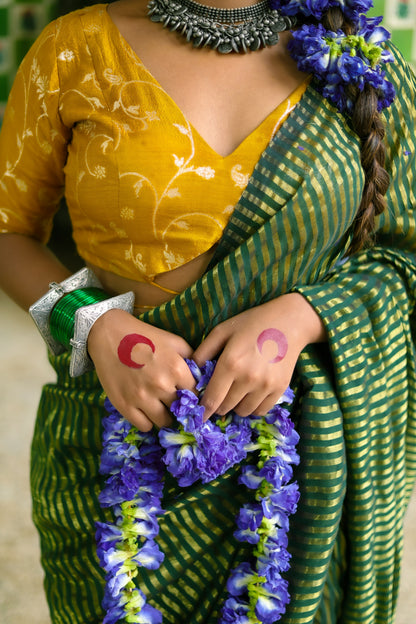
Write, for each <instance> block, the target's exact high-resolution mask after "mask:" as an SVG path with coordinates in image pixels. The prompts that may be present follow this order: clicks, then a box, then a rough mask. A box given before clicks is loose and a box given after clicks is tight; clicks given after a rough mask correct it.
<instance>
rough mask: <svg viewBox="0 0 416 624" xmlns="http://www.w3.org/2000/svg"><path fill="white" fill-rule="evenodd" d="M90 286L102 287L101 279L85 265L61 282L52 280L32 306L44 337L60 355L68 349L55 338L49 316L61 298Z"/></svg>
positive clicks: (52, 349) (36, 321)
mask: <svg viewBox="0 0 416 624" xmlns="http://www.w3.org/2000/svg"><path fill="white" fill-rule="evenodd" d="M89 286H95V287H97V288H102V285H101V283H100V281H99V280H98V278H97V277H96V276H95V275H94V273H93V272H92V271H91V270H90V269H88V268H87V267H85V268H83V269H81V270H80V271H78V272H77V273H74V275H71V277H67V278H66V279H65V280H64V281H63V282H60V283H59V284H58V283H57V282H51V283H50V284H49V290H48V292H47V293H46V294H45V295H43V297H41V298H40V299H38V301H36V302H35V303H34V304H33V305H31V306H30V308H29V314H30V316H31V317H32V319H33V320H34V322H35V323H36V326H37V328H38V330H39V332H40V334H41V336H42V338H43V339H44V341H45V342H46V344H47V345H48V347H49V349H50V350H51V351H52V353H53V354H54V355H59V354H60V353H63V352H64V351H66V349H65V347H64V346H63V345H62V344H61V343H60V342H58V341H57V340H55V338H54V337H53V336H52V334H51V331H50V328H49V317H50V314H51V311H52V308H53V307H54V305H55V304H56V303H57V302H58V301H59V299H62V297H64V296H65V295H66V294H68V293H70V292H72V291H73V290H77V289H78V288H87V287H89Z"/></svg>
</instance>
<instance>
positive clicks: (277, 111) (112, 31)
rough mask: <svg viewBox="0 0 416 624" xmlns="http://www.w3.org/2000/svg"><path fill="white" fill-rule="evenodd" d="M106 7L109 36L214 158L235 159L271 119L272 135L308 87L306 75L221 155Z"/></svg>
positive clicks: (106, 6) (308, 81)
mask: <svg viewBox="0 0 416 624" xmlns="http://www.w3.org/2000/svg"><path fill="white" fill-rule="evenodd" d="M108 7H109V5H108V4H106V5H104V9H105V10H104V14H105V20H106V21H107V24H108V32H109V35H110V37H114V38H118V39H119V40H120V41H121V43H122V44H123V46H124V47H125V48H126V49H127V50H128V52H129V54H130V55H131V56H132V57H133V58H134V59H135V60H136V61H137V62H138V63H139V64H140V66H141V68H142V69H143V71H144V72H145V73H146V74H147V76H148V78H149V80H150V81H151V82H152V83H153V84H154V85H155V87H157V89H158V90H159V91H160V92H161V93H162V94H163V96H164V97H165V99H166V100H167V101H168V102H169V104H170V105H171V107H172V108H173V109H175V110H176V111H177V112H178V113H179V114H180V115H181V116H182V118H183V119H184V120H185V122H186V123H187V125H188V126H189V128H190V129H191V130H192V133H193V135H194V136H195V137H197V140H198V141H199V142H201V143H202V144H203V145H204V147H205V149H208V150H209V151H210V152H211V153H212V154H213V155H214V156H215V157H216V158H218V159H219V160H221V161H226V160H227V159H235V158H236V157H238V154H239V152H240V151H244V150H246V149H247V144H249V143H250V142H252V141H253V140H255V138H256V136H257V135H258V134H259V133H261V131H262V130H263V129H264V128H265V127H266V126H268V125H271V121H272V120H273V119H275V124H274V128H275V130H274V131H273V132H272V133H271V134H270V136H271V137H272V136H274V135H275V134H276V133H277V132H278V131H279V128H280V126H281V125H282V124H281V123H280V122H281V118H282V117H285V113H286V112H287V106H288V103H289V102H290V100H291V98H293V96H294V95H295V94H296V93H297V92H298V91H301V92H302V93H301V96H300V98H298V101H297V103H296V104H295V107H294V108H296V106H297V105H298V104H299V102H300V100H301V99H302V97H303V95H304V94H305V92H306V90H307V89H308V87H309V83H310V81H311V77H310V76H307V77H306V78H305V80H303V81H302V82H301V83H300V84H299V85H298V86H297V87H295V89H293V91H292V92H291V93H290V94H289V95H288V96H287V97H286V98H285V99H284V100H283V101H282V102H280V104H278V105H277V106H276V107H275V108H274V109H273V110H272V111H270V113H269V114H268V115H266V117H265V118H264V119H263V120H262V121H260V123H259V124H257V126H256V127H255V128H253V130H251V131H250V132H249V134H248V135H247V136H246V137H245V138H244V139H243V140H242V141H241V142H240V143H239V144H238V145H237V147H236V148H235V149H234V150H232V151H231V152H230V153H228V154H226V155H222V154H220V153H219V152H217V151H216V150H215V149H214V148H213V147H212V146H211V145H210V144H209V142H208V141H207V140H206V139H205V138H204V137H203V136H202V134H201V133H200V132H199V131H198V129H197V128H196V127H195V126H194V125H193V124H192V122H191V121H190V120H189V118H188V117H187V115H186V114H185V113H184V111H183V110H182V109H181V107H180V106H179V104H177V102H176V101H175V99H174V98H173V97H172V96H171V95H170V94H169V93H168V92H167V91H166V90H165V88H164V87H163V85H161V84H160V82H159V81H158V80H157V78H155V76H154V75H153V74H152V72H151V71H150V70H149V69H148V68H147V67H146V65H145V64H144V63H143V61H142V60H141V58H140V57H139V55H138V54H137V53H136V52H135V51H134V50H133V48H132V46H131V45H130V44H129V42H128V41H127V39H126V38H125V37H124V35H123V34H122V33H121V31H120V29H119V28H118V27H117V25H116V24H115V22H114V21H113V20H112V18H111V16H110V14H109V12H108ZM116 49H117V46H116Z"/></svg>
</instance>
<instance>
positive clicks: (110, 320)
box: [88, 309, 195, 431]
mask: <svg viewBox="0 0 416 624" xmlns="http://www.w3.org/2000/svg"><path fill="white" fill-rule="evenodd" d="M88 353H89V355H90V357H91V359H92V361H93V362H94V365H95V369H96V371H97V375H98V378H99V380H100V382H101V385H102V387H103V389H104V391H105V393H106V394H107V396H108V398H109V399H110V401H111V403H112V404H113V405H114V407H115V408H116V409H117V410H118V411H119V412H120V413H121V414H122V415H123V416H124V417H125V418H127V420H129V421H130V422H131V423H132V424H133V425H134V426H135V427H137V429H139V430H140V431H149V430H150V429H151V428H152V426H153V425H156V426H157V427H164V426H167V425H169V424H171V422H172V418H171V415H170V412H169V409H168V408H169V407H170V405H171V403H172V402H173V401H174V400H175V399H176V390H177V389H189V390H193V389H194V388H195V380H194V378H193V376H192V374H191V372H190V370H189V368H188V365H187V364H186V362H185V358H191V357H192V353H193V350H192V348H191V347H190V346H189V345H188V343H187V342H186V341H185V340H183V338H181V337H179V336H176V335H175V334H172V333H170V332H167V331H165V330H163V329H159V328H157V327H153V326H152V325H149V324H147V323H144V322H143V321H140V320H139V319H137V318H135V317H134V316H132V315H131V314H129V313H128V312H125V311H124V310H118V309H114V310H109V311H108V312H106V313H105V314H103V315H102V316H101V317H100V318H98V319H97V321H96V322H95V323H94V325H93V326H92V328H91V331H90V334H89V336H88ZM137 366H139V367H137Z"/></svg>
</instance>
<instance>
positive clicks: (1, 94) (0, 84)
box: [0, 74, 9, 102]
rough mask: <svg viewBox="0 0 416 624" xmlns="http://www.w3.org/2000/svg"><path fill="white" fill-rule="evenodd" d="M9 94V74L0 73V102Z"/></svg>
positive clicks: (4, 100)
mask: <svg viewBox="0 0 416 624" xmlns="http://www.w3.org/2000/svg"><path fill="white" fill-rule="evenodd" d="M8 95H9V76H8V74H0V102H6V100H7V97H8Z"/></svg>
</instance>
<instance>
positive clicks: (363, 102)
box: [322, 7, 390, 253]
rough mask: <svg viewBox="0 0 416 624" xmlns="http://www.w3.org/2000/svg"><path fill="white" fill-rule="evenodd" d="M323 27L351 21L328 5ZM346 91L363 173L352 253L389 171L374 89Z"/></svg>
mask: <svg viewBox="0 0 416 624" xmlns="http://www.w3.org/2000/svg"><path fill="white" fill-rule="evenodd" d="M322 22H323V25H324V26H325V28H327V29H329V30H332V31H335V32H336V31H337V30H338V29H341V30H343V31H344V32H345V33H346V34H347V35H349V34H354V25H353V23H352V22H350V21H349V20H348V19H346V18H345V16H344V14H343V12H342V11H341V9H340V8H338V7H332V8H330V9H328V11H327V13H326V15H325V16H324V18H323V20H322ZM348 95H349V97H350V98H351V100H352V101H354V102H355V106H354V112H353V115H352V119H351V122H352V128H353V130H354V131H355V132H356V133H357V135H358V136H359V138H360V140H361V164H362V167H363V170H364V174H365V185H364V190H363V195H362V198H361V203H360V206H359V208H358V212H357V215H356V217H355V219H354V221H353V223H352V226H351V227H352V235H353V237H352V241H351V244H350V247H349V250H348V252H349V253H354V252H355V251H359V250H360V249H363V248H365V247H368V246H369V245H370V244H371V243H372V242H373V238H374V236H373V235H374V229H375V217H376V216H377V215H379V214H381V213H382V212H383V210H384V208H385V205H386V202H385V198H384V195H385V194H386V192H387V189H388V187H389V182H390V178H389V174H388V173H387V171H386V170H385V168H384V164H385V156H386V148H385V145H384V135H385V131H384V125H383V122H382V120H381V116H380V113H379V112H378V110H377V102H378V98H377V92H376V90H375V89H374V87H372V86H371V85H369V84H366V85H365V87H364V89H363V90H362V91H360V90H359V89H358V87H354V86H350V87H349V91H348Z"/></svg>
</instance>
